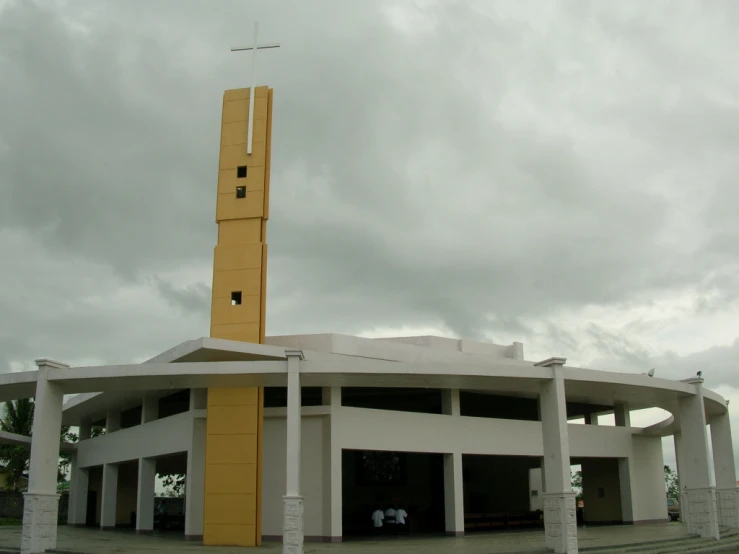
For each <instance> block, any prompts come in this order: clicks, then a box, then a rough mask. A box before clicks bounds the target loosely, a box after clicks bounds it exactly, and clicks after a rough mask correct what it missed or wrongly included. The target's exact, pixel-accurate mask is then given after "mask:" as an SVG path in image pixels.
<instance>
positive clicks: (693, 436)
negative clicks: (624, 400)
mask: <svg viewBox="0 0 739 554" xmlns="http://www.w3.org/2000/svg"><path fill="white" fill-rule="evenodd" d="M688 382H689V383H691V384H693V385H695V394H692V395H689V396H686V397H683V398H680V400H679V401H678V412H679V416H680V434H681V443H682V444H681V448H680V453H679V454H681V456H680V471H681V474H680V485H681V486H682V490H683V491H684V492H685V493H686V495H685V496H684V497H683V499H684V500H687V502H686V504H687V505H686V506H681V510H680V511H681V515H682V513H684V512H688V514H689V515H688V521H687V523H688V533H690V534H692V535H700V536H701V537H704V538H712V539H718V538H719V529H718V514H717V510H716V488H715V487H714V486H712V484H711V468H710V465H709V461H708V460H709V457H708V431H707V429H706V414H705V409H704V406H703V390H702V388H701V383H703V379H701V378H696V379H691V380H690V381H688Z"/></svg>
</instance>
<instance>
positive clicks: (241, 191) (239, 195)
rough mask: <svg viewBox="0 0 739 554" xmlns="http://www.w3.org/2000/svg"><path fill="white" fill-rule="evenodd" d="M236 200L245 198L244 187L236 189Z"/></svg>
mask: <svg viewBox="0 0 739 554" xmlns="http://www.w3.org/2000/svg"><path fill="white" fill-rule="evenodd" d="M236 198H246V187H236Z"/></svg>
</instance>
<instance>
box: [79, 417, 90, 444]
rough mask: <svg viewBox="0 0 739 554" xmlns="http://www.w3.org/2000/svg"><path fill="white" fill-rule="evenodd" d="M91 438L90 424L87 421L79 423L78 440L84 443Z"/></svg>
mask: <svg viewBox="0 0 739 554" xmlns="http://www.w3.org/2000/svg"><path fill="white" fill-rule="evenodd" d="M91 436H92V422H91V421H90V420H89V419H85V420H82V421H81V422H80V440H81V441H85V440H87V439H89V438H90V437H91Z"/></svg>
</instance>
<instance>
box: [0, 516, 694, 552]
mask: <svg viewBox="0 0 739 554" xmlns="http://www.w3.org/2000/svg"><path fill="white" fill-rule="evenodd" d="M578 531H579V539H580V548H581V549H582V548H588V547H591V548H592V547H606V546H611V545H619V544H633V543H639V542H644V541H653V540H659V539H679V538H681V537H684V536H685V537H686V536H687V533H686V530H685V526H684V525H682V524H680V523H665V524H657V525H641V526H623V527H621V526H619V527H588V528H580V529H578ZM57 543H58V544H57V550H58V551H60V552H74V553H84V554H112V553H117V554H134V553H136V554H138V553H143V554H145V553H150V552H164V553H174V552H184V553H188V552H189V553H192V554H196V553H197V554H229V553H233V552H239V553H247V552H252V553H254V554H256V553H257V552H259V553H265V554H270V553H272V554H276V553H279V552H281V551H282V547H281V546H282V545H281V544H279V543H269V544H266V545H265V546H264V547H263V548H259V549H254V548H222V547H221V548H213V547H203V546H202V545H200V544H197V543H192V542H186V541H184V540H182V539H181V535H176V534H162V535H154V536H139V535H136V534H134V533H131V532H125V531H99V530H96V529H76V528H69V527H60V528H59V535H58V540H57ZM19 547H20V527H0V554H2V553H6V552H18V549H19ZM545 551H546V550H545V549H544V533H543V531H520V532H498V533H489V534H487V533H486V534H474V535H469V536H467V537H464V538H446V537H420V538H405V537H401V538H388V539H382V540H367V541H347V542H344V543H341V544H312V543H309V544H306V547H305V552H306V554H342V553H344V552H346V553H348V554H386V553H387V552H393V553H397V554H421V553H424V554H426V553H431V554H433V553H435V552H439V553H443V554H497V553H503V552H511V553H513V552H545Z"/></svg>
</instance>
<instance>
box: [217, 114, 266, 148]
mask: <svg viewBox="0 0 739 554" xmlns="http://www.w3.org/2000/svg"><path fill="white" fill-rule="evenodd" d="M248 129H249V127H248V125H247V122H246V121H232V122H230V123H224V124H223V127H222V128H221V146H234V145H237V144H240V145H244V146H245V145H246V141H247V137H248V133H249V131H248ZM252 133H254V137H253V138H254V144H256V143H258V142H265V141H266V140H267V120H266V119H255V120H254V128H253V129H252Z"/></svg>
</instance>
